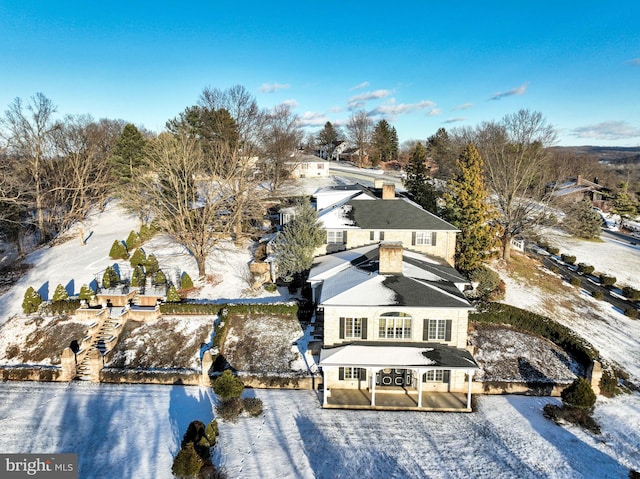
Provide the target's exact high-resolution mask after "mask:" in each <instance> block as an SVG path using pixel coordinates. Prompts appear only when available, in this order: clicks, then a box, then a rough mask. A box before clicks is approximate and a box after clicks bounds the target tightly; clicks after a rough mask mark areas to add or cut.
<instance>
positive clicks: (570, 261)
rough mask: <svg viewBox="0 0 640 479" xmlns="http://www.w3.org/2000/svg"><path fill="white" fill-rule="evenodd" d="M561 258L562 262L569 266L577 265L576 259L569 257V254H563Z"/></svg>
mask: <svg viewBox="0 0 640 479" xmlns="http://www.w3.org/2000/svg"><path fill="white" fill-rule="evenodd" d="M560 258H562V261H564V262H565V263H567V264H575V263H576V257H575V256H573V255H568V254H564V253H562V254H561V255H560Z"/></svg>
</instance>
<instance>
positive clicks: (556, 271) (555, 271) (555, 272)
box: [549, 264, 560, 274]
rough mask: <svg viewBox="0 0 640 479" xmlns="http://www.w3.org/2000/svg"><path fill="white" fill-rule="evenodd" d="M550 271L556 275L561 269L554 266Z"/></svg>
mask: <svg viewBox="0 0 640 479" xmlns="http://www.w3.org/2000/svg"><path fill="white" fill-rule="evenodd" d="M549 269H550V270H551V272H552V273H554V274H559V273H560V268H559V267H558V265H555V264H552V265H551V266H550V267H549Z"/></svg>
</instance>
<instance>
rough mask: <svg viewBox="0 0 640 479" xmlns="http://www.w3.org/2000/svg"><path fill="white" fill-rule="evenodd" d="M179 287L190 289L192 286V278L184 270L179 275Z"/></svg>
mask: <svg viewBox="0 0 640 479" xmlns="http://www.w3.org/2000/svg"><path fill="white" fill-rule="evenodd" d="M180 287H181V288H182V289H191V288H193V280H192V279H191V276H189V275H188V274H187V273H186V271H185V272H184V273H182V276H181V277H180Z"/></svg>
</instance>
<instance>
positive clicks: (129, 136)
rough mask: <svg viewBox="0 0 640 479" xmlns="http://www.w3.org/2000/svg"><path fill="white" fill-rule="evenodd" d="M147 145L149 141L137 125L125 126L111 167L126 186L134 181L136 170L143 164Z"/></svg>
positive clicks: (118, 140)
mask: <svg viewBox="0 0 640 479" xmlns="http://www.w3.org/2000/svg"><path fill="white" fill-rule="evenodd" d="M146 143H147V140H146V139H145V138H144V136H143V135H142V133H140V130H138V128H136V126H135V125H132V124H131V123H129V124H127V125H125V127H124V129H123V130H122V133H121V134H120V136H119V137H118V139H117V140H116V144H115V146H114V148H113V156H112V157H111V158H110V163H111V166H112V167H113V169H114V172H115V174H116V175H117V177H118V178H119V179H120V181H121V182H122V183H123V184H125V185H126V184H128V183H130V182H131V181H132V180H133V179H134V177H135V174H136V169H137V168H138V167H140V165H141V164H142V160H143V157H144V147H145V145H146Z"/></svg>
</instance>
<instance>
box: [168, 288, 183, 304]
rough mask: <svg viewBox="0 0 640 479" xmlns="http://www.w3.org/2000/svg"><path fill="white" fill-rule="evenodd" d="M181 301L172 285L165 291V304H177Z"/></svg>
mask: <svg viewBox="0 0 640 479" xmlns="http://www.w3.org/2000/svg"><path fill="white" fill-rule="evenodd" d="M180 301H182V298H181V297H180V295H179V294H178V291H177V290H176V287H175V286H174V285H171V286H169V289H168V290H167V303H179V302H180Z"/></svg>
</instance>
